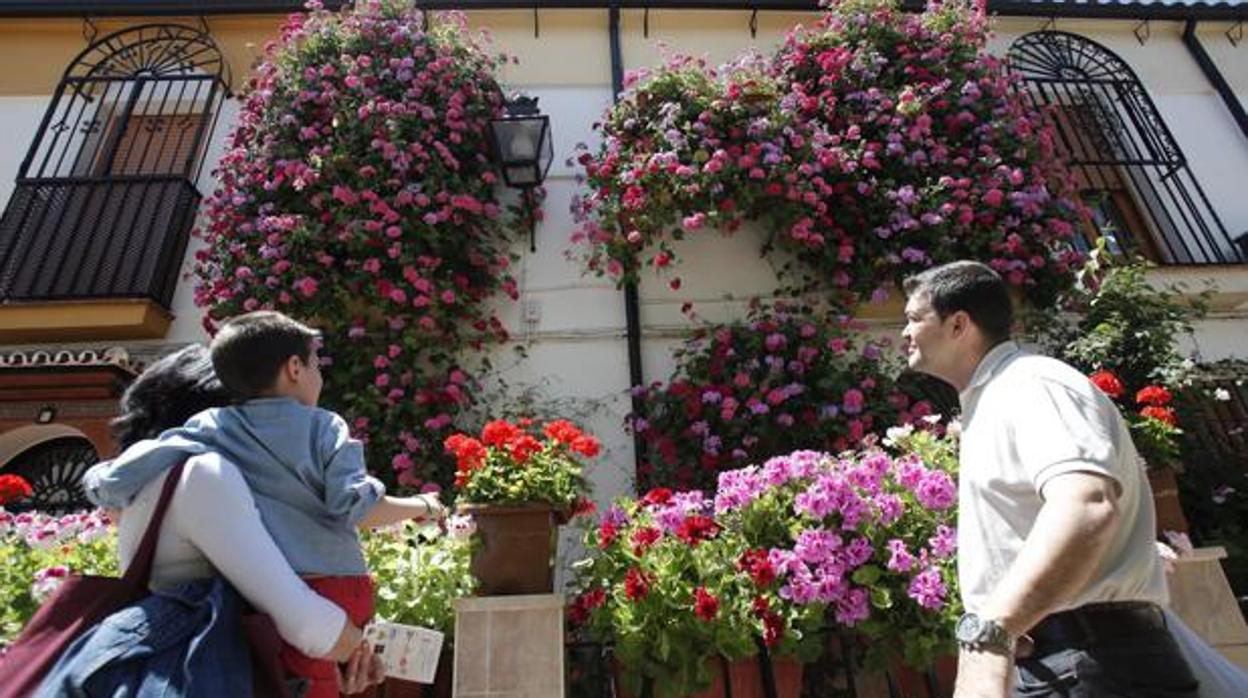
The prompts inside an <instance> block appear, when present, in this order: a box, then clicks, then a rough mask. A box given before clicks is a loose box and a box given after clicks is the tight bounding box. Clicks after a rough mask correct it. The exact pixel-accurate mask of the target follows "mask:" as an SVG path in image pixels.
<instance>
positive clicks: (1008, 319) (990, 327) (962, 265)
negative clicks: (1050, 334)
mask: <svg viewBox="0 0 1248 698" xmlns="http://www.w3.org/2000/svg"><path fill="white" fill-rule="evenodd" d="M902 289H903V290H905V292H906V296H907V297H911V296H916V295H922V296H925V297H926V298H927V300H928V302H929V303H931V304H932V309H933V310H935V311H936V315H937V316H939V317H940V319H941V320H944V319H945V318H947V317H949V316H950V315H952V314H954V313H956V312H958V311H959V310H961V311H964V312H966V314H967V315H969V316H970V318H971V322H973V323H975V326H976V327H978V328H979V330H980V332H982V333H983V334H984V338H985V339H987V340H988V344H989V345H990V346H991V345H994V344H997V343H999V342H1004V341H1005V340H1007V339H1009V338H1010V328H1011V327H1012V326H1013V325H1014V305H1013V303H1012V301H1011V300H1010V291H1009V289H1008V288H1006V285H1005V282H1004V281H1003V280H1002V279H1001V275H1000V274H998V273H997V272H995V271H993V270H992V268H991V267H989V266H988V265H986V264H981V263H980V262H972V261H966V260H964V261H960V262H950V263H949V264H945V265H942V266H939V267H933V268H932V269H928V270H927V271H925V272H923V273H921V274H916V275H914V276H911V277H910V278H908V279H906V280H905V281H904V282H903V283H902Z"/></svg>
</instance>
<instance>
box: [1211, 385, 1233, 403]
mask: <svg viewBox="0 0 1248 698" xmlns="http://www.w3.org/2000/svg"><path fill="white" fill-rule="evenodd" d="M1213 399H1214V400H1217V401H1219V402H1230V401H1231V391H1229V390H1227V389H1226V388H1216V389H1214V391H1213Z"/></svg>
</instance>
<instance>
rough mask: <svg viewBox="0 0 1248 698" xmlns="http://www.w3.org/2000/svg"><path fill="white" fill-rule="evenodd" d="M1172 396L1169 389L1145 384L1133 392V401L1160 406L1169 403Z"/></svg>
mask: <svg viewBox="0 0 1248 698" xmlns="http://www.w3.org/2000/svg"><path fill="white" fill-rule="evenodd" d="M1172 397H1173V396H1172V395H1170V391H1169V390H1166V389H1165V388H1163V387H1161V386H1160V385H1146V386H1144V387H1143V388H1140V391H1139V392H1138V393H1136V394H1135V401H1136V403H1138V404H1141V405H1152V406H1154V407H1161V406H1163V405H1168V404H1170V400H1171V399H1172Z"/></svg>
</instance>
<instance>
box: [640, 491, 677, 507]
mask: <svg viewBox="0 0 1248 698" xmlns="http://www.w3.org/2000/svg"><path fill="white" fill-rule="evenodd" d="M671 500H672V491H671V490H669V489H668V488H666V487H656V488H654V489H652V490H650V491H649V492H647V493H646V494H645V496H644V497H642V498H641V501H642V502H643V503H644V504H645V505H646V506H652V507H657V506H663V505H664V504H667V503H668V502H670V501H671Z"/></svg>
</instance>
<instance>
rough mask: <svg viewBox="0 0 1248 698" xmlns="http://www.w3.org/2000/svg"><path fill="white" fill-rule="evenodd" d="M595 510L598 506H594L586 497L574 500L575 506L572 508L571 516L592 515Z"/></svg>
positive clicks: (592, 501)
mask: <svg viewBox="0 0 1248 698" xmlns="http://www.w3.org/2000/svg"><path fill="white" fill-rule="evenodd" d="M597 510H598V505H597V504H594V500H592V499H589V498H587V497H581V498H580V499H578V500H576V504H575V505H573V507H572V516H573V517H576V516H584V515H586V514H592V513H594V512H595V511H597Z"/></svg>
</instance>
